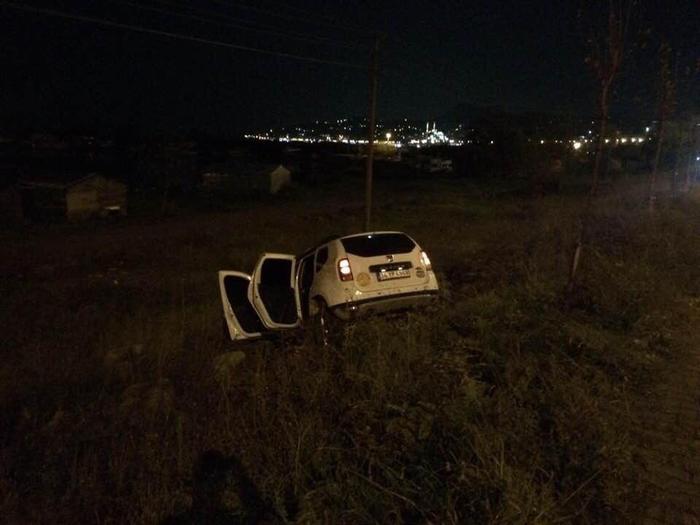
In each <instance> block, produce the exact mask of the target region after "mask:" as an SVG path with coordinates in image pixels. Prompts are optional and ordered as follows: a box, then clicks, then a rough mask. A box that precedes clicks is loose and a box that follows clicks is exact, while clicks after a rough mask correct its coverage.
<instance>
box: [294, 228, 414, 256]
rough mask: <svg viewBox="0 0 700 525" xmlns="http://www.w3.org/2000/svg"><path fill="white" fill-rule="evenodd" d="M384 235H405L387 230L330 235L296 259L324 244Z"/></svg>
mask: <svg viewBox="0 0 700 525" xmlns="http://www.w3.org/2000/svg"><path fill="white" fill-rule="evenodd" d="M386 233H399V234H401V235H406V233H404V232H400V231H390V230H387V231H383V230H381V231H371V232H360V233H351V234H349V235H331V236H329V237H326V238H325V239H322V240H321V241H320V242H318V243H317V244H315V245H314V246H313V247H312V248H309V249H308V250H306V251H305V252H303V253H302V254H301V255H299V256H298V258H299V259H301V258H302V257H306V256H307V255H310V254H311V253H313V252H315V251H316V250H318V249H319V248H320V247H322V246H324V245H326V244H329V243H331V242H333V241H342V240H343V239H350V238H352V237H362V236H364V235H382V234H386ZM408 237H409V238H410V236H408ZM414 242H415V241H414Z"/></svg>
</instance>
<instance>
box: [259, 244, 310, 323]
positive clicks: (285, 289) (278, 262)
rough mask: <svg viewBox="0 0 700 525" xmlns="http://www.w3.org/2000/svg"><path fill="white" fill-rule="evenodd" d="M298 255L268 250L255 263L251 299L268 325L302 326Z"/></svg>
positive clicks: (262, 319) (263, 321)
mask: <svg viewBox="0 0 700 525" xmlns="http://www.w3.org/2000/svg"><path fill="white" fill-rule="evenodd" d="M295 266H296V257H294V256H293V255H287V254H279V253H266V254H263V255H262V256H261V257H260V259H259V260H258V263H257V264H256V265H255V270H254V271H253V275H252V280H251V282H250V288H249V292H248V299H249V300H250V303H251V304H252V305H253V306H254V307H255V310H256V311H257V313H258V314H259V316H260V319H261V321H262V323H263V324H264V325H265V326H266V327H267V328H294V327H296V326H298V325H299V320H300V318H301V305H300V299H299V293H298V289H297V285H296V276H295Z"/></svg>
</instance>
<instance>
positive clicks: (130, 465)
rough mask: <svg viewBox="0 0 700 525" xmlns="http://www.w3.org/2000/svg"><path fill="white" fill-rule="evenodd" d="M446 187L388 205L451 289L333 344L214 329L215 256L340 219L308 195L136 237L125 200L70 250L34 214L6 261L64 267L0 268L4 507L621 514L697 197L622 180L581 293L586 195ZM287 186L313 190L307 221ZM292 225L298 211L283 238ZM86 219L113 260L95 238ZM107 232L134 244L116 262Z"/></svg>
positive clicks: (361, 515) (692, 254)
mask: <svg viewBox="0 0 700 525" xmlns="http://www.w3.org/2000/svg"><path fill="white" fill-rule="evenodd" d="M435 191H436V193H435V194H433V195H431V196H430V197H426V198H425V199H422V200H421V204H420V206H421V207H422V208H421V210H420V213H417V211H416V212H415V213H412V212H411V210H414V208H415V206H418V204H416V203H413V204H412V203H411V202H410V200H406V199H404V200H400V201H398V203H397V204H396V206H395V209H391V210H385V211H384V212H382V213H384V214H385V216H383V218H382V220H383V221H384V223H385V224H386V227H387V228H396V229H408V230H409V231H410V233H411V234H413V235H414V236H415V237H416V238H417V239H419V240H420V241H421V242H422V244H423V245H424V247H425V248H426V250H427V251H429V252H430V253H431V257H432V258H433V259H434V261H435V265H436V267H437V269H438V271H439V272H440V277H441V279H442V282H441V284H442V286H443V289H444V291H445V296H444V299H443V301H442V303H441V304H440V305H439V306H438V307H436V308H435V309H434V310H432V311H429V312H418V313H409V314H407V315H402V316H398V317H386V318H378V319H367V320H363V321H361V322H357V323H355V324H351V325H348V326H346V327H344V328H343V330H342V332H341V334H340V337H339V339H340V340H339V341H338V342H337V344H336V345H335V346H334V347H333V348H332V349H323V348H319V347H317V346H315V345H313V344H312V343H311V342H310V340H309V339H310V338H304V337H298V338H297V337H285V338H283V339H281V341H278V342H267V341H263V342H257V343H251V344H249V345H244V346H240V347H238V348H232V347H231V346H230V345H228V344H226V343H225V342H224V341H222V338H221V336H220V325H221V323H220V305H219V304H218V302H217V300H218V293H217V290H216V288H215V280H214V275H215V271H216V270H218V269H220V268H224V267H230V268H248V267H252V264H253V263H254V260H255V257H256V255H257V253H258V252H260V251H263V250H265V249H267V250H269V249H272V248H275V250H276V251H285V250H289V251H298V249H299V248H300V247H301V248H303V247H306V246H308V245H310V244H312V242H313V241H314V239H315V238H316V237H322V236H323V235H325V234H327V233H332V232H330V231H325V229H326V228H330V227H331V226H336V227H337V224H335V225H334V224H332V221H321V222H318V221H316V217H317V216H322V215H323V211H322V210H319V212H318V213H316V212H314V211H309V210H308V209H307V207H306V203H305V202H304V201H303V200H300V201H299V202H298V203H295V202H291V203H290V205H289V206H290V208H287V209H285V211H284V213H280V212H279V211H276V212H275V211H274V210H271V212H270V215H269V216H267V220H266V221H265V224H264V225H261V226H260V227H259V229H256V230H255V231H252V229H251V231H248V230H245V231H241V230H240V228H235V227H233V225H232V222H231V221H232V219H233V217H236V219H235V224H239V225H240V224H241V221H245V220H246V217H247V212H245V211H244V210H243V211H239V212H236V214H238V215H236V214H233V215H232V214H220V215H211V216H208V217H201V216H195V217H193V218H192V219H191V221H189V222H188V221H185V220H184V219H182V218H177V219H173V223H172V224H170V226H169V228H170V229H167V230H163V228H164V226H162V224H161V223H158V224H157V225H154V226H153V227H152V228H151V229H148V228H147V229H146V230H145V233H144V230H143V229H142V226H140V227H139V230H138V231H140V232H141V235H142V237H141V238H139V239H138V240H136V241H134V240H133V239H132V236H131V234H130V229H129V227H128V226H127V227H125V228H124V229H123V230H119V231H115V232H112V233H113V235H112V236H111V237H108V238H106V239H102V238H101V237H100V236H99V235H98V234H96V233H94V232H87V233H85V234H80V233H75V234H73V235H75V236H76V238H69V239H68V240H66V242H65V244H64V245H63V247H62V248H61V250H59V251H56V250H55V247H56V244H55V241H54V240H53V239H52V238H51V237H46V238H42V237H41V236H40V237H39V238H37V239H34V240H33V241H32V243H31V244H30V245H31V247H32V249H33V250H35V252H34V253H33V254H32V255H31V256H30V255H22V254H21V253H22V252H21V251H19V250H15V251H13V253H14V254H15V259H13V260H12V261H8V263H7V267H6V268H5V269H4V274H5V275H8V276H9V275H13V273H12V272H17V271H18V270H19V268H20V267H21V266H22V264H23V263H22V257H25V259H24V261H25V263H26V264H29V263H28V262H27V261H29V260H31V261H32V262H31V264H32V265H34V266H32V267H39V266H41V264H45V263H44V262H43V261H45V260H51V263H50V264H51V265H52V268H53V269H52V271H51V272H48V273H47V272H46V271H42V272H40V274H36V275H34V274H31V268H30V267H27V269H26V271H24V270H23V271H24V273H23V275H24V277H22V280H21V282H16V279H10V278H9V277H8V278H6V279H3V281H2V287H3V290H2V291H3V292H4V294H3V298H2V301H3V303H2V309H1V310H0V312H1V315H2V321H3V326H6V327H7V328H6V329H5V330H4V333H3V348H4V349H5V350H4V352H3V354H4V355H3V357H4V361H3V364H2V368H0V379H1V381H0V387H1V389H2V390H1V393H2V396H1V397H0V401H1V403H2V405H1V407H0V408H1V409H2V410H1V413H2V415H1V416H0V418H2V425H1V427H2V428H3V431H2V433H1V434H0V439H1V440H2V441H1V442H2V456H1V461H0V494H2V499H0V506H1V508H2V512H3V515H4V516H8V521H11V522H12V521H14V522H43V521H49V520H50V521H55V522H104V523H121V522H139V523H153V522H159V521H162V520H164V519H165V518H167V517H171V518H172V519H173V520H175V521H174V522H177V519H180V520H186V519H189V518H192V517H193V516H195V515H198V514H197V513H198V512H199V513H205V514H199V516H200V517H201V516H203V515H208V516H214V515H217V516H218V514H206V512H210V511H211V512H223V513H224V514H225V516H227V518H230V519H232V520H239V521H243V520H251V519H257V518H260V517H261V516H265V519H268V520H270V521H277V522H298V523H317V522H321V523H376V522H381V523H385V522H388V523H416V522H423V523H488V522H492V523H530V522H543V523H555V522H567V521H577V522H582V523H594V522H595V523H600V522H616V521H620V520H624V519H629V517H630V516H633V515H634V507H633V506H634V500H632V499H630V495H631V494H633V493H634V487H635V482H636V481H635V479H634V474H633V473H634V469H633V468H632V467H633V463H634V461H635V458H634V457H633V456H632V452H631V450H632V448H633V447H632V446H631V439H632V438H631V434H630V431H631V428H632V427H633V426H634V424H635V418H636V417H637V416H636V415H635V413H634V411H633V410H631V409H630V406H631V404H632V403H631V399H633V398H634V396H636V395H638V394H637V393H638V391H639V389H640V388H641V387H643V386H644V385H648V384H649V383H650V382H651V381H652V380H653V373H654V371H655V370H656V369H658V367H659V366H661V364H663V363H664V361H665V360H668V359H670V358H673V357H674V356H675V355H677V352H679V351H681V350H682V348H681V341H682V340H683V338H682V335H683V334H685V333H686V332H687V331H688V324H687V323H688V321H687V317H686V309H687V308H688V307H689V306H688V305H689V304H692V301H693V300H696V299H697V296H698V293H699V292H698V289H697V283H698V282H700V280H698V268H700V265H699V264H698V263H699V262H700V248H699V247H698V246H697V245H696V243H693V242H691V240H692V239H693V238H694V237H693V236H694V231H696V229H697V227H698V223H699V222H700V214H698V212H697V211H696V210H695V209H694V208H693V207H692V206H691V205H689V204H687V203H686V204H682V203H681V204H674V205H672V206H670V207H668V208H666V209H660V210H659V214H658V216H657V217H656V218H654V219H653V222H650V220H649V219H647V218H643V219H642V218H640V216H639V214H638V211H637V210H635V209H634V208H633V207H631V206H628V205H627V201H626V200H625V199H624V198H623V199H622V202H619V199H618V201H611V202H607V203H604V204H603V205H602V206H601V208H600V210H599V212H598V213H600V217H599V219H600V220H598V221H596V222H595V223H596V224H598V225H599V227H598V228H597V229H595V230H594V231H593V234H592V235H593V238H592V239H591V243H590V245H591V246H592V248H591V251H592V253H591V256H590V257H587V258H586V261H585V263H584V266H583V267H582V269H581V272H582V274H581V283H582V286H581V288H580V290H579V291H578V295H577V296H576V297H575V300H574V301H573V302H572V303H571V304H568V305H567V304H565V302H564V301H563V299H562V296H561V290H562V289H563V288H564V285H565V282H566V279H565V272H566V266H567V263H566V254H567V252H568V247H570V246H571V244H572V242H573V240H574V239H573V238H572V237H571V236H570V232H572V231H574V230H573V228H572V227H571V225H572V224H573V223H572V222H571V221H572V214H571V208H572V206H571V202H572V200H574V199H575V197H565V198H564V197H562V198H559V197H556V198H545V199H542V200H540V201H538V202H537V204H532V203H531V202H529V201H524V200H523V201H520V200H518V199H514V198H512V197H506V198H503V199H500V200H499V199H497V198H494V200H492V201H484V200H483V198H481V197H474V196H473V195H472V194H470V193H469V191H471V190H469V191H467V189H465V190H464V191H457V192H452V191H448V192H443V193H437V190H435ZM297 198H299V199H301V198H302V197H297ZM423 201H424V202H423ZM465 203H466V204H465ZM463 205H464V206H466V208H465V207H463ZM431 206H433V207H434V211H435V214H433V215H430V213H428V210H429V209H433V208H430V207H431ZM295 207H296V208H295ZM297 208H298V209H297ZM465 209H468V210H470V211H469V212H468V213H466V212H465V211H464V210H465ZM290 210H292V211H294V210H296V211H300V210H305V211H304V213H301V211H300V213H299V214H297V215H295V217H300V218H299V219H295V220H297V221H298V223H293V224H291V225H290V224H288V223H289V217H290V213H292V211H290ZM519 210H520V212H522V213H520V212H519ZM522 210H525V211H522ZM418 216H422V217H423V218H425V217H430V219H429V220H427V221H426V220H422V221H418V220H415V217H418ZM319 224H320V225H321V226H319ZM282 225H284V227H283V226H282ZM291 230H296V231H299V232H301V233H299V234H298V235H296V236H293V237H292V238H285V237H284V233H286V232H289V231H291ZM322 230H323V231H322ZM165 231H167V232H168V236H164V233H165ZM202 232H206V233H204V234H202ZM154 239H159V241H158V242H155V241H154ZM87 240H91V241H94V242H95V243H97V245H96V246H95V249H96V250H97V255H96V260H97V261H102V262H95V261H91V260H90V259H89V258H87V257H85V256H83V255H80V254H81V249H82V248H81V247H84V246H85V243H86V241H87ZM263 240H264V241H263ZM17 242H18V243H19V241H17ZM24 242H25V241H22V243H24ZM261 243H262V244H261ZM182 247H184V248H183V250H182V252H180V251H179V249H180V248H182ZM114 257H119V258H120V260H122V261H124V263H123V264H122V265H117V266H116V268H117V270H112V271H110V270H109V269H108V268H105V267H107V266H108V267H113V265H114ZM46 264H48V263H46ZM64 271H65V273H63V272H64ZM117 274H118V275H117ZM115 281H117V282H116V283H115ZM193 469H194V471H193ZM241 480H243V481H241ZM207 487H210V488H207ZM241 487H243V488H241ZM246 487H247V488H246ZM210 489H211V490H210ZM239 489H240V490H239ZM207 491H209V492H207ZM251 491H253V492H254V493H255V497H254V498H253V497H252V496H250V494H251ZM246 494H247V495H246ZM251 498H252V499H251ZM252 500H255V501H254V502H253V501H252ZM210 507H211V508H210ZM253 507H255V508H253ZM206 509H209V510H206ZM212 509H214V510H212ZM256 509H257V510H256ZM260 509H262V510H260ZM193 513H194V514H193ZM178 517H179V518H178ZM188 517H189V518H188ZM181 522H186V521H181ZM234 522H235V521H234Z"/></svg>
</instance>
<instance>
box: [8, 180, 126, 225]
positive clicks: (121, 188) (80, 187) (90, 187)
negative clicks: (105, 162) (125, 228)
mask: <svg viewBox="0 0 700 525" xmlns="http://www.w3.org/2000/svg"><path fill="white" fill-rule="evenodd" d="M18 189H19V192H20V195H21V200H22V210H23V213H24V216H25V217H26V218H29V219H59V218H65V219H68V220H70V221H75V220H82V219H88V218H91V217H106V216H114V215H116V216H119V215H126V205H127V188H126V184H124V183H122V182H119V181H117V180H114V179H110V178H107V177H105V176H103V175H100V174H98V173H91V174H89V175H85V174H70V173H67V174H61V175H52V176H46V177H26V178H22V179H20V180H19V182H18Z"/></svg>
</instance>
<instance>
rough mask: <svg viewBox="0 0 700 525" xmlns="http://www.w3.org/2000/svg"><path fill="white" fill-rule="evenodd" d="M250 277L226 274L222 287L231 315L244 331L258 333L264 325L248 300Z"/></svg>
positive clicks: (263, 328) (262, 329)
mask: <svg viewBox="0 0 700 525" xmlns="http://www.w3.org/2000/svg"><path fill="white" fill-rule="evenodd" d="M249 284H250V278H248V279H246V278H243V277H241V276H238V275H226V276H224V277H223V287H224V292H225V294H226V299H228V302H229V304H230V306H231V310H232V311H233V315H235V316H236V320H237V321H238V323H239V324H240V327H241V328H242V329H243V331H245V332H246V333H249V334H253V333H260V332H264V331H265V327H264V326H263V324H262V322H261V321H260V317H258V314H257V312H256V311H255V308H253V305H251V304H250V301H248V285H249Z"/></svg>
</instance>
